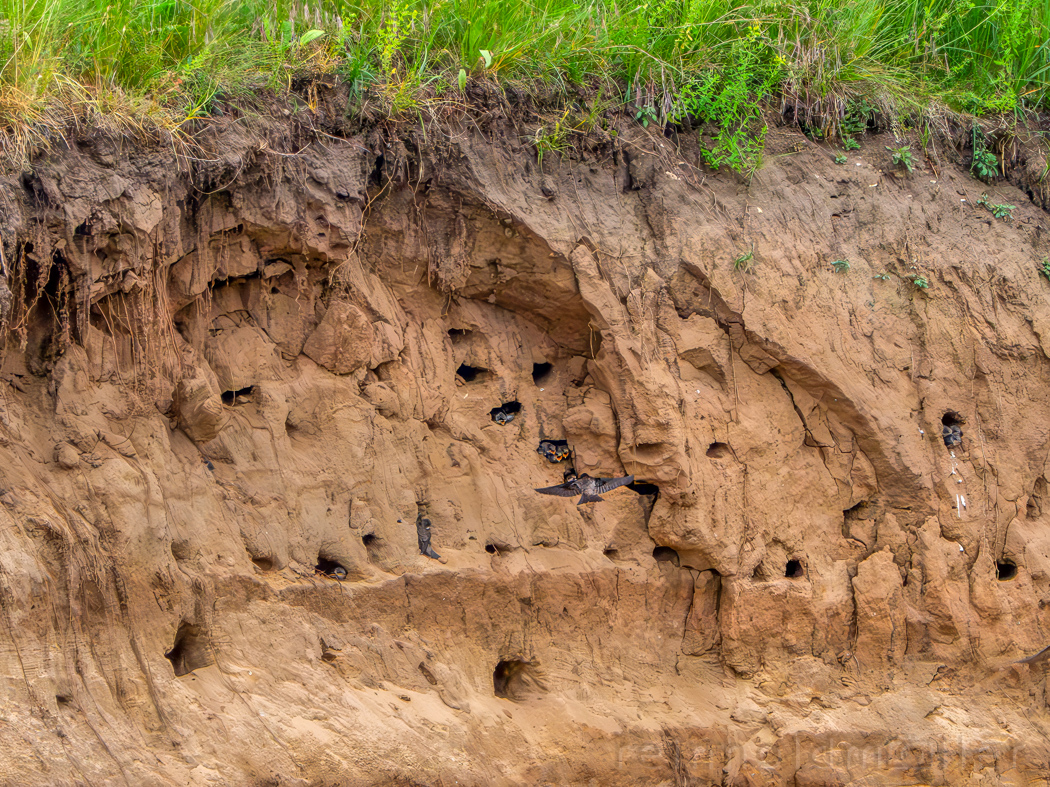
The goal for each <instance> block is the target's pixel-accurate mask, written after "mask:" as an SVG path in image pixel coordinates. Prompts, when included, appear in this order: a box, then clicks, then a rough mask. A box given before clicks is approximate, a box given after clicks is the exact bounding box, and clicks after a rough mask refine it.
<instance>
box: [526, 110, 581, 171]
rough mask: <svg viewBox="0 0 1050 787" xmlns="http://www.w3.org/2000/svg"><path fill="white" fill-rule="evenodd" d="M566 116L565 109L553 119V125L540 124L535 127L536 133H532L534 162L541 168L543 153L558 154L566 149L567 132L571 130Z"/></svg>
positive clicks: (567, 145) (567, 141) (567, 115)
mask: <svg viewBox="0 0 1050 787" xmlns="http://www.w3.org/2000/svg"><path fill="white" fill-rule="evenodd" d="M568 118H569V110H565V113H564V114H563V115H562V116H561V118H559V119H558V120H557V121H555V123H554V125H553V126H551V127H550V128H548V127H547V126H540V127H539V128H538V129H536V133H535V134H533V135H532V140H531V141H532V146H533V147H534V148H536V163H537V164H538V165H539V167H540V168H541V169H542V168H543V156H544V155H545V154H547V153H559V154H560V153H564V152H565V151H566V150H568V147H569V132H570V131H571V130H573V129H571V128H570V126H569V125H568V123H567V121H568Z"/></svg>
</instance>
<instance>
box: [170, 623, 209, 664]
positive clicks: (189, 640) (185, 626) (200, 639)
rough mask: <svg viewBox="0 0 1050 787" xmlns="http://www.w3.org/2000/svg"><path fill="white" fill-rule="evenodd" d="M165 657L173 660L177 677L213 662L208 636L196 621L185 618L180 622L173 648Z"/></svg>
mask: <svg viewBox="0 0 1050 787" xmlns="http://www.w3.org/2000/svg"><path fill="white" fill-rule="evenodd" d="M164 658H166V659H167V660H168V661H170V662H171V668H172V669H173V670H175V677H176V678H179V677H182V676H183V675H188V674H189V673H191V672H193V671H194V670H195V669H200V668H201V667H207V666H208V665H209V664H211V663H212V660H211V656H210V654H209V648H208V640H207V637H205V636H204V635H203V634H202V633H201V630H200V628H199V627H198V626H197V625H196V624H195V623H189V622H187V621H185V620H184V621H182V622H181V623H179V630H178V631H177V632H175V643H174V644H173V645H172V646H171V650H169V651H168V652H167V653H165V654H164Z"/></svg>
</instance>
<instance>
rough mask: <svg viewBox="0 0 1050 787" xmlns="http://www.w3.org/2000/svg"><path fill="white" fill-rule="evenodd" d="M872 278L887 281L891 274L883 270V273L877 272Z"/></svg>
mask: <svg viewBox="0 0 1050 787" xmlns="http://www.w3.org/2000/svg"><path fill="white" fill-rule="evenodd" d="M871 278H873V279H878V280H879V281H887V280H888V279H889V278H890V275H889V274H888V273H886V271H882V273H876V274H875V275H874V276H872V277H871Z"/></svg>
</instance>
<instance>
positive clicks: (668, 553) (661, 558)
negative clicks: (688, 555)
mask: <svg viewBox="0 0 1050 787" xmlns="http://www.w3.org/2000/svg"><path fill="white" fill-rule="evenodd" d="M653 560H655V561H656V562H657V563H671V564H672V565H675V566H680V565H682V561H681V559H680V558H679V557H678V552H677V551H675V550H674V549H672V548H671V547H657V548H656V549H654V550H653Z"/></svg>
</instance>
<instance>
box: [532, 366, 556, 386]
mask: <svg viewBox="0 0 1050 787" xmlns="http://www.w3.org/2000/svg"><path fill="white" fill-rule="evenodd" d="M553 368H554V364H550V363H547V362H546V361H543V362H542V363H534V364H533V365H532V381H533V382H534V383H536V385H539V384H540V383H542V382H543V381H544V380H546V379H547V378H548V377H549V376H550V373H551V370H552V369H553Z"/></svg>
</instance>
